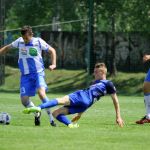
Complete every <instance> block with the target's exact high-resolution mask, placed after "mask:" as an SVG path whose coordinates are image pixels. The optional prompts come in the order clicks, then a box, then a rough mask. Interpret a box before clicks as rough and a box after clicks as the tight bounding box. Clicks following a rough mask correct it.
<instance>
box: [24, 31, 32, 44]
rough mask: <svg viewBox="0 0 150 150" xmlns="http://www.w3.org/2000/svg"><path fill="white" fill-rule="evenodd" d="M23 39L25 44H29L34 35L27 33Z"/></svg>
mask: <svg viewBox="0 0 150 150" xmlns="http://www.w3.org/2000/svg"><path fill="white" fill-rule="evenodd" d="M22 38H23V40H24V42H25V43H29V42H30V41H31V38H32V35H31V34H29V33H26V34H25V35H22Z"/></svg>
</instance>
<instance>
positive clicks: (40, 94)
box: [38, 90, 46, 99]
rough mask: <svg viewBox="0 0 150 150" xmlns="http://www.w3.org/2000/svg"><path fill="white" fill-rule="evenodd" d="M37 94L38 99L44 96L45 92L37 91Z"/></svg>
mask: <svg viewBox="0 0 150 150" xmlns="http://www.w3.org/2000/svg"><path fill="white" fill-rule="evenodd" d="M38 95H39V97H40V99H43V98H44V97H46V93H45V91H44V90H40V91H38Z"/></svg>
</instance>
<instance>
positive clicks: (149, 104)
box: [144, 95, 150, 119]
mask: <svg viewBox="0 0 150 150" xmlns="http://www.w3.org/2000/svg"><path fill="white" fill-rule="evenodd" d="M144 99H145V106H146V118H147V119H150V95H145V96H144Z"/></svg>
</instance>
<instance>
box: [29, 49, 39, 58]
mask: <svg viewBox="0 0 150 150" xmlns="http://www.w3.org/2000/svg"><path fill="white" fill-rule="evenodd" d="M29 54H30V55H31V56H37V55H38V53H37V49H36V48H29Z"/></svg>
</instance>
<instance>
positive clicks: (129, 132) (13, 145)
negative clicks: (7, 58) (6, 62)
mask: <svg viewBox="0 0 150 150" xmlns="http://www.w3.org/2000/svg"><path fill="white" fill-rule="evenodd" d="M48 96H49V97H50V98H54V97H59V96H61V95H58V94H50V95H48ZM119 99H120V105H121V113H122V117H123V118H124V121H125V123H126V125H125V126H124V128H119V127H118V126H117V125H116V124H115V113H114V108H113V104H112V101H111V99H110V97H104V98H102V99H101V101H99V102H97V103H96V104H95V105H94V106H93V107H92V108H91V109H89V110H88V111H87V112H86V113H85V115H84V116H83V118H82V119H81V120H80V121H79V124H80V127H79V128H78V129H69V128H67V127H66V126H64V125H63V124H61V123H59V122H57V124H58V127H56V128H55V127H51V126H50V125H49V122H48V116H47V114H46V113H45V111H43V113H42V118H41V121H42V124H41V126H40V127H35V126H34V124H33V115H32V114H30V115H25V114H23V113H22V110H23V106H22V105H21V103H20V100H19V95H18V94H9V93H0V101H1V102H0V111H1V112H2V111H6V112H8V113H10V114H11V116H12V121H11V124H10V125H7V126H4V125H0V150H11V149H12V150H20V149H21V150H27V149H28V150H46V149H49V150H59V149H61V150H68V149H70V150H78V149H81V150H99V149H100V150H109V149H111V150H126V149H128V150H142V149H144V150H146V149H147V150H148V149H149V147H148V145H150V144H149V134H150V126H149V124H146V125H142V126H140V125H136V124H135V123H134V122H135V120H137V119H139V117H141V116H142V115H143V114H144V104H143V98H142V97H135V96H134V97H133V96H131V97H129V96H119ZM33 101H34V102H35V103H36V104H39V103H40V101H39V100H38V97H35V98H33Z"/></svg>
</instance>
